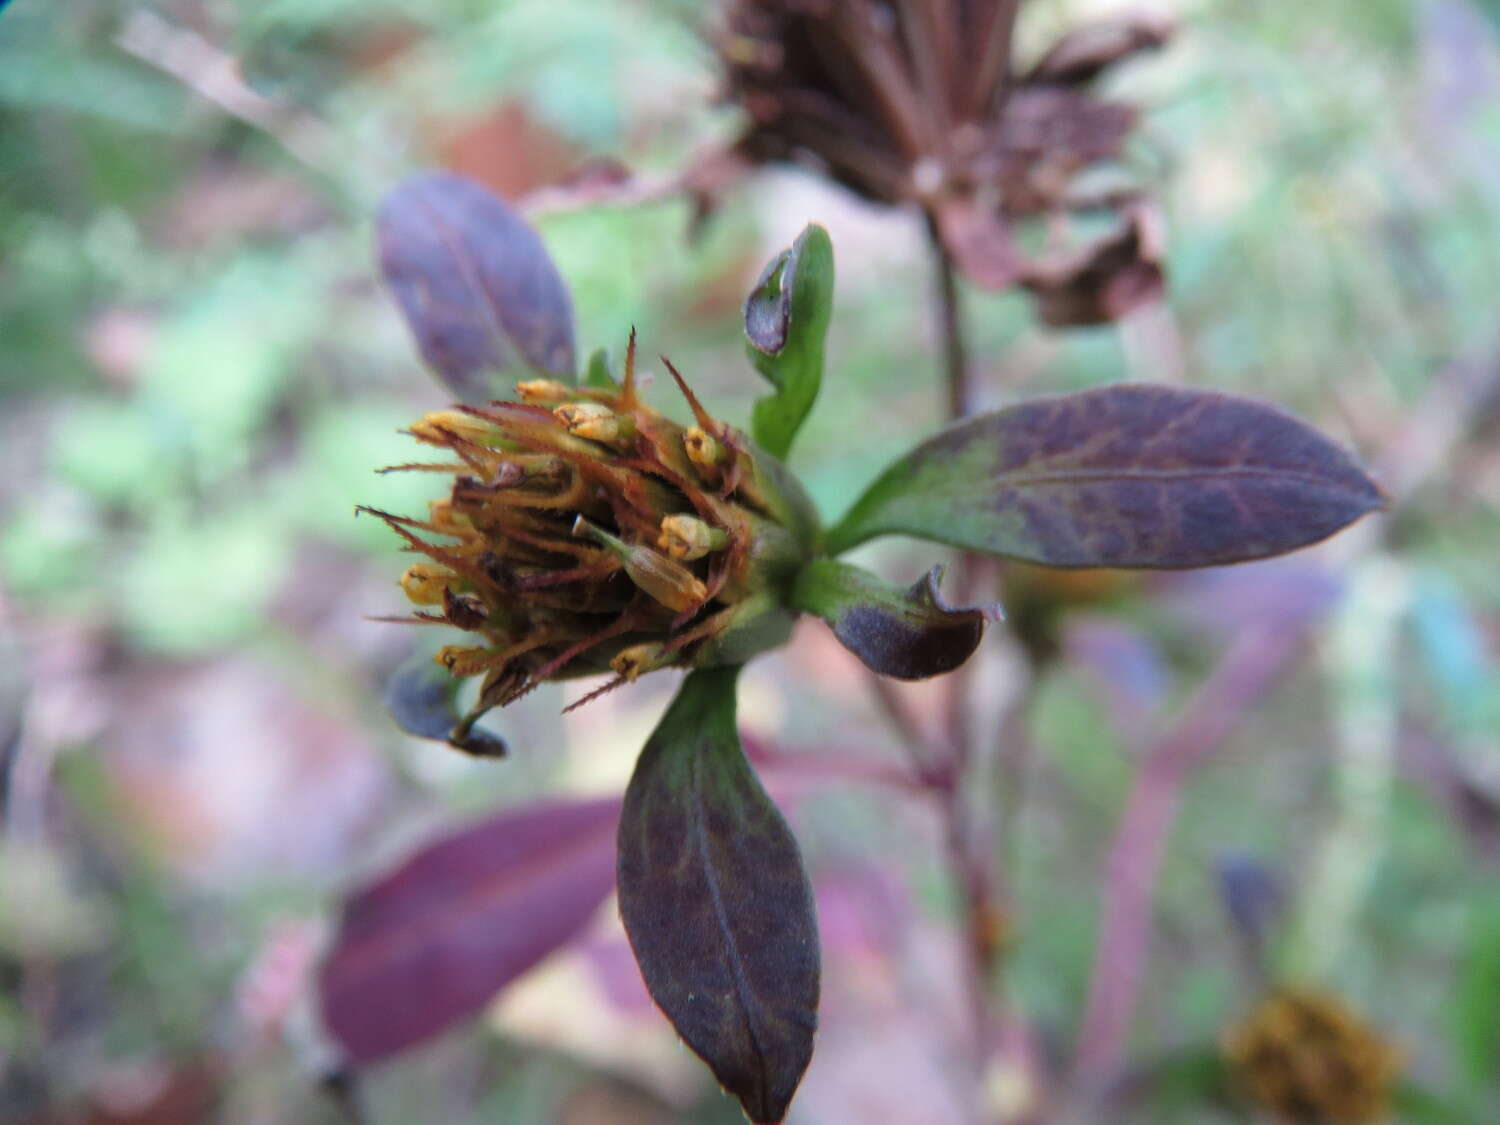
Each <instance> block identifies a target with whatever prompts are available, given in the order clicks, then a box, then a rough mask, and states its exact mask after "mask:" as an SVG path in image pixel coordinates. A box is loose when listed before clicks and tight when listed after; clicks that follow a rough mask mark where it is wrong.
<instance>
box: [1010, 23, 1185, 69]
mask: <svg viewBox="0 0 1500 1125" xmlns="http://www.w3.org/2000/svg"><path fill="white" fill-rule="evenodd" d="M1173 30H1174V28H1173V26H1172V21H1171V20H1169V19H1167V18H1165V17H1164V16H1160V15H1157V14H1156V13H1153V12H1130V13H1128V14H1126V15H1123V16H1119V17H1116V18H1114V19H1106V20H1099V21H1098V22H1096V23H1091V24H1087V25H1085V26H1084V27H1080V28H1077V29H1076V30H1074V31H1070V32H1068V33H1067V34H1066V35H1064V36H1063V37H1062V38H1061V39H1059V40H1058V41H1057V42H1056V43H1054V44H1053V45H1052V46H1051V47H1049V48H1048V49H1047V51H1046V53H1045V54H1043V55H1042V57H1041V58H1040V59H1039V60H1038V61H1037V64H1036V65H1035V66H1034V67H1032V68H1031V71H1030V73H1028V74H1027V75H1026V77H1025V79H1024V80H1023V81H1024V82H1025V83H1026V84H1027V85H1031V84H1042V85H1059V86H1077V85H1081V84H1082V83H1085V82H1091V81H1093V79H1095V78H1097V77H1098V76H1099V75H1100V73H1101V72H1103V71H1104V70H1106V69H1107V68H1109V67H1111V66H1113V65H1114V64H1115V63H1117V62H1120V61H1121V60H1122V59H1126V58H1129V57H1130V56H1131V55H1134V54H1138V53H1139V52H1141V51H1152V50H1156V49H1157V48H1159V47H1161V46H1162V45H1163V44H1165V43H1166V41H1167V40H1168V39H1170V38H1171V36H1172V32H1173Z"/></svg>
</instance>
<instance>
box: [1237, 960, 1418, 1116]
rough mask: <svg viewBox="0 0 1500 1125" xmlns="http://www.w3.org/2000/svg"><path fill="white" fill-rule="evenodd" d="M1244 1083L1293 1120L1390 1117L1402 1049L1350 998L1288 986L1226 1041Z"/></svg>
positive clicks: (1253, 1095) (1263, 1101)
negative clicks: (1360, 1012) (1365, 1017)
mask: <svg viewBox="0 0 1500 1125" xmlns="http://www.w3.org/2000/svg"><path fill="white" fill-rule="evenodd" d="M1224 1052H1225V1054H1226V1055H1227V1056H1228V1058H1229V1062H1230V1065H1231V1067H1232V1068H1233V1071H1234V1075H1235V1078H1236V1080H1237V1081H1238V1083H1239V1084H1240V1086H1241V1087H1242V1088H1243V1089H1244V1090H1245V1092H1246V1093H1247V1094H1248V1095H1249V1096H1250V1097H1251V1098H1252V1099H1254V1101H1255V1102H1256V1103H1258V1104H1259V1105H1261V1106H1262V1107H1264V1108H1265V1109H1266V1110H1268V1111H1269V1112H1270V1113H1272V1114H1274V1115H1275V1116H1276V1117H1277V1119H1279V1120H1282V1121H1287V1122H1336V1123H1338V1125H1346V1123H1347V1125H1360V1123H1362V1122H1372V1121H1383V1120H1384V1119H1385V1117H1386V1114H1387V1113H1388V1112H1389V1108H1390V1102H1391V1090H1392V1087H1393V1086H1394V1085H1395V1081H1396V1077H1397V1075H1398V1074H1399V1072H1400V1069H1401V1052H1400V1051H1398V1050H1397V1049H1396V1048H1395V1047H1393V1046H1392V1045H1391V1044H1390V1043H1388V1042H1387V1041H1386V1040H1385V1039H1383V1038H1382V1037H1381V1036H1380V1034H1379V1033H1378V1032H1376V1031H1375V1030H1374V1029H1373V1028H1371V1027H1370V1026H1369V1025H1368V1024H1366V1023H1365V1022H1364V1021H1363V1020H1362V1019H1361V1018H1360V1017H1359V1016H1358V1015H1356V1014H1355V1013H1354V1012H1353V1011H1352V1010H1351V1009H1350V1008H1349V1007H1348V1006H1347V1005H1346V1004H1345V1003H1344V1002H1343V1001H1342V1000H1340V999H1339V998H1338V997H1336V996H1332V995H1329V994H1327V993H1323V992H1314V991H1307V990H1293V989H1287V990H1283V991H1279V992H1276V993H1274V994H1273V995H1271V996H1270V997H1268V998H1267V999H1266V1000H1265V1001H1264V1002H1263V1003H1262V1004H1261V1005H1260V1006H1259V1007H1258V1008H1256V1010H1255V1011H1254V1012H1252V1013H1251V1014H1250V1016H1249V1017H1248V1018H1247V1019H1246V1020H1245V1021H1244V1022H1243V1023H1241V1024H1239V1025H1238V1026H1237V1027H1234V1028H1232V1029H1230V1031H1229V1032H1228V1034H1227V1035H1226V1036H1225V1039H1224Z"/></svg>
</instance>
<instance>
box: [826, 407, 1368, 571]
mask: <svg viewBox="0 0 1500 1125" xmlns="http://www.w3.org/2000/svg"><path fill="white" fill-rule="evenodd" d="M1382 503H1383V497H1382V495H1381V493H1380V490H1379V489H1378V488H1377V487H1376V486H1375V484H1374V482H1373V481H1371V480H1370V479H1369V477H1367V476H1366V475H1365V474H1364V472H1363V471H1361V470H1360V468H1359V466H1358V465H1356V464H1355V463H1354V461H1353V459H1352V458H1350V456H1349V455H1348V454H1347V453H1346V452H1345V451H1344V450H1343V449H1341V448H1340V447H1339V446H1338V445H1336V444H1335V443H1334V442H1332V441H1330V440H1329V439H1328V438H1326V437H1324V436H1323V435H1322V434H1320V433H1319V432H1318V431H1317V430H1315V429H1313V428H1312V427H1310V426H1308V425H1306V424H1305V423H1303V422H1300V421H1298V420H1297V419H1296V418H1293V417H1292V416H1291V415H1289V414H1285V413H1283V412H1281V411H1280V410H1277V409H1275V408H1274V407H1271V406H1268V405H1265V404H1263V403H1259V402H1255V401H1253V400H1251V399H1244V398H1235V397H1232V396H1229V395H1222V394H1217V393H1214V392H1212V391H1196V390H1185V389H1182V388H1178V387H1164V386H1158V385H1154V384H1134V383H1125V384H1119V385H1116V386H1109V387H1100V388H1098V389H1095V390H1091V391H1083V392H1081V393H1079V394H1072V395H1062V396H1059V397H1056V398H1050V399H1037V400H1035V401H1032V402H1027V403H1022V404H1020V405H1018V406H1012V407H1009V408H1007V409H1005V410H999V411H995V412H993V413H990V414H981V415H977V416H975V417H973V418H968V419H965V420H964V421H962V422H959V423H956V424H955V425H952V426H950V427H948V428H947V429H946V430H943V431H942V432H941V433H939V434H937V435H936V436H935V437H932V438H930V439H928V440H927V441H925V442H923V443H922V444H921V445H919V446H917V448H916V449H914V450H912V452H911V453H909V454H907V455H906V456H905V457H903V458H901V459H900V460H899V461H897V462H896V463H895V464H893V465H892V466H891V467H890V468H888V469H887V470H886V471H885V472H884V473H883V474H882V475H881V476H880V477H879V478H878V479H877V480H876V481H875V483H874V484H872V485H871V486H870V487H869V488H868V489H867V490H866V491H865V494H864V495H863V496H861V497H860V498H859V500H857V501H856V502H855V504H854V506H853V507H852V508H851V509H850V511H849V513H848V514H847V515H846V516H845V517H844V519H843V520H842V522H840V523H839V524H838V526H836V527H835V528H833V529H832V530H831V531H830V532H829V533H828V538H827V540H826V542H827V549H828V553H829V554H838V553H840V552H842V551H846V550H848V549H849V548H851V547H853V546H856V545H857V544H859V543H863V542H864V541H865V540H867V539H872V538H874V537H875V536H877V535H897V534H899V535H912V536H916V537H917V538H919V539H930V540H933V541H935V542H939V543H947V544H949V545H950V546H954V547H961V548H965V549H967V550H972V551H985V552H988V553H990V554H995V555H1004V556H1008V557H1011V558H1018V559H1025V560H1027V561H1030V562H1037V563H1043V564H1045V565H1048V566H1113V567H1160V568H1182V567H1196V566H1216V565H1219V564H1222V563H1231V562H1242V561H1244V560H1246V559H1255V558H1263V557H1266V556H1268V555H1278V554H1283V553H1285V552H1287V551H1292V550H1295V549H1296V548H1298V547H1305V546H1307V545H1308V544H1309V543H1315V542H1317V541H1318V540H1320V539H1323V538H1326V537H1327V536H1329V535H1332V534H1333V533H1334V532H1335V531H1338V530H1339V529H1340V528H1342V527H1344V526H1345V525H1347V524H1349V523H1351V522H1352V521H1354V520H1356V519H1358V518H1359V517H1360V516H1363V515H1365V514H1367V513H1369V512H1371V511H1374V510H1375V509H1377V508H1379V507H1380V506H1381V504H1382Z"/></svg>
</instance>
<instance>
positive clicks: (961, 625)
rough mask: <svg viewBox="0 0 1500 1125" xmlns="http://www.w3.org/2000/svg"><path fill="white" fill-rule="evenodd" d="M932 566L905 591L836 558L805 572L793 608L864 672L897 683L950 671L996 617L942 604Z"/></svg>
mask: <svg viewBox="0 0 1500 1125" xmlns="http://www.w3.org/2000/svg"><path fill="white" fill-rule="evenodd" d="M942 575H943V568H942V567H933V568H932V571H931V572H930V573H929V574H928V575H927V577H925V578H920V579H918V580H917V582H916V584H915V585H913V586H912V587H911V588H909V589H905V590H903V589H901V588H899V587H896V586H892V585H890V583H888V582H886V581H884V580H883V579H881V578H877V577H876V576H875V575H873V574H871V573H870V572H869V571H867V570H862V569H861V568H859V567H857V566H850V565H849V564H848V563H842V562H839V561H837V560H835V559H818V560H817V561H815V562H812V563H809V564H808V565H807V566H806V567H804V568H803V570H802V573H801V574H800V575H798V577H797V586H796V589H795V590H794V591H793V594H792V604H793V605H794V607H795V608H797V609H800V610H803V611H805V612H807V613H813V614H816V615H817V616H819V617H821V618H822V619H823V620H824V621H826V622H828V624H829V625H830V626H831V627H832V629H833V634H834V636H836V637H838V639H839V640H840V641H841V642H842V643H843V645H844V647H845V648H847V649H848V650H849V651H850V652H852V653H854V655H855V656H857V657H859V658H860V660H862V661H863V662H864V664H865V666H866V667H868V668H870V669H871V670H873V671H875V672H879V673H880V674H881V675H883V676H894V677H895V678H896V679H898V680H920V679H925V678H927V677H928V676H937V675H940V674H942V673H944V672H951V671H952V670H953V669H955V668H957V667H958V666H959V665H960V664H962V663H963V662H964V661H965V660H967V659H969V657H970V656H971V655H973V653H974V650H975V649H976V648H978V647H979V640H980V638H981V637H982V636H983V635H984V622H985V620H986V618H994V617H998V616H999V611H998V610H984V609H979V608H958V607H955V606H950V605H948V604H947V603H946V602H945V601H944V600H943V596H942V593H941V592H940V591H939V589H938V582H939V581H940V580H941V578H942Z"/></svg>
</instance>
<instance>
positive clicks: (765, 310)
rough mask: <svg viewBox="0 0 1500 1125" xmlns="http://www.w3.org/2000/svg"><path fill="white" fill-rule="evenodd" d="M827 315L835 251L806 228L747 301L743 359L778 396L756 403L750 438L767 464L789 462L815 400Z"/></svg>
mask: <svg viewBox="0 0 1500 1125" xmlns="http://www.w3.org/2000/svg"><path fill="white" fill-rule="evenodd" d="M832 313H833V243H832V242H831V241H830V240H829V238H828V232H827V231H826V230H824V229H823V228H822V227H820V226H818V225H817V224H809V225H808V226H807V228H806V229H805V230H803V232H802V233H801V234H800V235H798V236H797V241H796V242H794V243H792V246H791V249H789V250H783V251H782V252H781V253H780V254H778V255H777V256H776V257H775V258H774V259H772V261H771V263H770V265H768V266H766V269H765V272H764V273H762V274H761V276H760V280H759V281H757V282H756V283H755V288H754V289H753V290H751V292H750V296H749V297H747V298H746V299H745V337H746V345H745V351H746V354H748V355H749V356H750V362H751V363H753V364H754V365H755V369H756V370H757V371H759V372H760V373H761V374H762V375H764V376H765V377H766V378H767V379H768V380H770V382H771V385H772V386H773V387H775V388H776V390H775V393H773V394H770V395H767V396H766V397H764V398H762V399H760V400H759V401H757V402H756V404H755V410H754V413H753V414H752V416H751V435H752V436H753V437H754V438H755V441H756V443H757V444H758V445H760V446H761V447H763V448H764V449H765V450H766V452H768V453H770V454H771V455H772V456H773V457H781V458H784V457H785V456H786V455H787V451H788V450H790V449H791V447H792V441H793V439H794V438H796V436H797V431H798V430H799V429H801V428H802V421H803V419H804V418H806V417H807V413H808V411H810V410H811V409H812V405H813V402H814V400H815V399H816V398H817V397H818V388H819V387H820V386H821V385H822V382H823V346H824V342H825V340H826V338H827V336H828V321H829V318H830V316H831V315H832Z"/></svg>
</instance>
